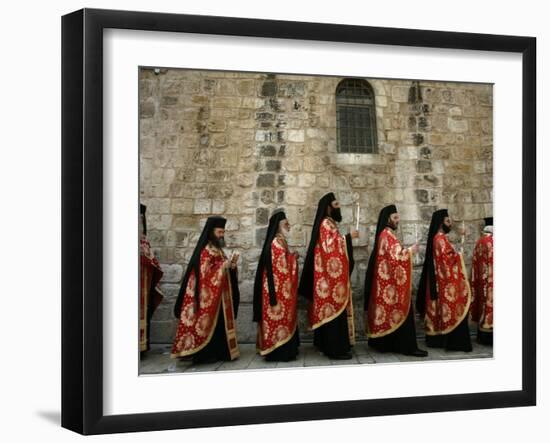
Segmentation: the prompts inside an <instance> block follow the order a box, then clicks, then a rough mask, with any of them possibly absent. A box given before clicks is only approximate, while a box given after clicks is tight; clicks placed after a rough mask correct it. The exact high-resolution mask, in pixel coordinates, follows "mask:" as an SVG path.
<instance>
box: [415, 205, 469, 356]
mask: <svg viewBox="0 0 550 443" xmlns="http://www.w3.org/2000/svg"><path fill="white" fill-rule="evenodd" d="M451 228H452V220H451V218H450V217H449V213H448V211H447V209H441V210H439V211H435V212H434V213H433V215H432V221H431V223H430V229H429V232H428V244H427V245H426V258H425V260H424V266H423V268H422V275H421V277H420V283H419V285H418V293H417V296H416V303H417V310H418V311H419V312H420V313H422V314H423V315H424V323H425V332H426V345H427V346H428V347H439V348H444V349H446V350H448V351H464V352H471V351H472V342H471V339H470V329H469V327H468V311H469V309H470V303H471V294H470V284H469V282H468V277H467V274H466V268H465V266H464V258H463V257H462V253H459V252H458V251H457V250H456V249H455V248H454V246H453V245H452V244H451V242H450V241H449V239H448V238H447V234H448V233H449V232H451Z"/></svg>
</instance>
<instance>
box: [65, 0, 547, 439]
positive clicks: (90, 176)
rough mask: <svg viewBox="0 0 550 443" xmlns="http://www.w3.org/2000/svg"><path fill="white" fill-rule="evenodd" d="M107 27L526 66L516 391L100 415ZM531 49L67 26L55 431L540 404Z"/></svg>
mask: <svg viewBox="0 0 550 443" xmlns="http://www.w3.org/2000/svg"><path fill="white" fill-rule="evenodd" d="M108 28H118V29H132V30H147V31H170V32H185V33H190V32H191V33H199V34H217V35H230V36H249V37H269V38H281V39H302V40H317V41H332V42H352V43H369V44H377V45H396V46H411V47H412V46H416V47H424V48H454V49H467V50H480V51H501V52H509V53H520V54H521V55H522V68H523V79H522V94H523V96H522V131H523V134H522V158H523V165H522V174H523V177H522V184H523V189H522V197H523V200H522V221H523V232H522V241H523V244H522V253H523V261H522V273H521V278H522V312H521V317H522V388H521V389H520V390H517V391H505V392H478V393H473V394H457V395H435V396H419V397H404V398H392V399H374V400H357V401H337V402H325V403H307V404H290V405H266V406H261V407H237V408H220V409H209V410H200V411H177V412H160V413H141V414H131V415H110V416H106V415H104V412H103V407H102V404H103V372H102V371H103V343H102V324H103V319H102V312H103V300H102V283H103V276H102V265H103V258H102V257H103V256H102V254H103V249H102V245H103V231H102V223H103V211H102V204H103V201H102V195H103V181H102V180H103V170H102V165H103V147H102V137H103V123H102V120H103V113H102V106H103V98H102V97H103V87H102V85H103V79H102V77H103V38H102V37H103V31H104V30H105V29H108ZM535 95H536V39H535V38H533V37H519V36H505V35H487V34H472V33H457V32H441V31H424V30H412V29H392V28H378V27H366V26H350V25H340V24H321V23H304V22H290V21H276V20H259V19H246V18H235V17H214V16H199V15H181V14H165V13H151V12H129V11H111V10H98V9H83V10H79V11H76V12H73V13H71V14H68V15H65V16H63V17H62V426H63V427H65V428H68V429H71V430H73V431H76V432H78V433H81V434H106V433H117V432H133V431H152V430H164V429H180V428H194V427H211V426H227V425H239V424H257V423H273V422H289V421H302V420H320V419H331V418H332V419H334V418H350V417H364V416H380V415H393V414H412V413H425V412H437V411H458V410H469V409H487V408H503V407H518V406H533V405H535V404H536V315H535V314H536V312H535V309H536V308H535V307H536V226H535V225H536V97H535Z"/></svg>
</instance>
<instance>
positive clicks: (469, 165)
mask: <svg viewBox="0 0 550 443" xmlns="http://www.w3.org/2000/svg"><path fill="white" fill-rule="evenodd" d="M335 71H337V69H336V68H335ZM136 75H137V76H138V79H137V84H138V85H139V91H138V100H139V196H135V197H134V198H135V200H136V208H135V209H136V215H138V214H139V217H138V218H137V220H136V222H137V224H138V225H139V238H138V239H136V247H137V248H139V255H140V260H139V263H136V267H139V294H136V297H135V301H136V303H138V304H139V319H136V320H137V321H136V323H135V326H136V328H137V327H139V343H135V346H136V347H138V353H136V355H137V356H138V357H137V358H136V361H137V362H138V366H139V375H140V376H150V375H160V374H178V373H183V374H189V373H193V372H220V371H234V370H239V371H249V370H254V371H262V370H284V369H289V368H291V369H292V370H307V368H312V367H326V366H334V365H366V366H368V365H379V364H391V365H407V364H422V363H423V362H426V361H429V362H431V363H434V362H441V363H444V362H446V361H449V360H462V359H464V360H466V359H470V360H479V359H492V358H493V357H494V355H493V331H494V324H493V309H494V299H493V229H494V228H493V86H494V85H493V84H492V83H474V82H466V81H465V82H458V81H448V82H446V81H441V80H430V79H400V78H371V77H355V76H351V77H350V76H346V75H342V76H338V75H317V74H316V75H313V74H308V73H304V72H250V71H228V70H212V69H196V68H193V69H191V68H181V67H178V68H174V67H166V66H139V67H137V70H136ZM497 298H498V297H497ZM138 324H139V326H138ZM367 369H368V368H367Z"/></svg>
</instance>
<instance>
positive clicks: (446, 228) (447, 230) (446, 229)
mask: <svg viewBox="0 0 550 443" xmlns="http://www.w3.org/2000/svg"><path fill="white" fill-rule="evenodd" d="M441 229H443V232H444V233H445V234H448V233H449V232H451V227H450V226H447V225H445V224H443V225H441Z"/></svg>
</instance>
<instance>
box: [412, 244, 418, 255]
mask: <svg viewBox="0 0 550 443" xmlns="http://www.w3.org/2000/svg"><path fill="white" fill-rule="evenodd" d="M410 249H411V251H412V252H413V253H415V254H417V253H418V249H419V247H418V243H415V244H414V245H412V246H411V248H410Z"/></svg>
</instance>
